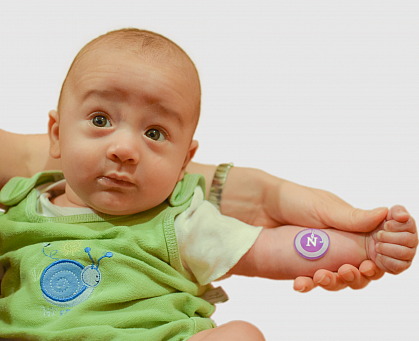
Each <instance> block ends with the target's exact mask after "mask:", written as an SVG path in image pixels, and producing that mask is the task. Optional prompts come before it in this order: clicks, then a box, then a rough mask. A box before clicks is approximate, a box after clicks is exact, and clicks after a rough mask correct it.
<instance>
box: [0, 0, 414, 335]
mask: <svg viewBox="0 0 419 341" xmlns="http://www.w3.org/2000/svg"><path fill="white" fill-rule="evenodd" d="M416 3H417V2H416V1H403V0H395V1H368V0H363V1H324V0H323V1H310V0H305V1H295V0H294V1H291V0H288V1H268V0H262V1H261V0H259V1H243V0H242V1H211V2H204V1H156V0H153V1H139V0H133V1H124V0H118V1H86V0H83V1H79V0H76V1H75V0H73V1H52V0H51V1H41V0H38V1H33V2H32V1H31V2H29V1H13V2H11V1H8V2H6V1H2V2H1V5H0V43H1V47H0V51H1V53H0V79H1V81H0V89H1V91H0V108H1V109H0V117H1V122H0V127H2V128H3V129H6V130H10V131H14V132H22V133H44V132H46V127H47V113H48V111H49V110H50V109H54V108H55V107H56V103H57V100H58V94H59V90H60V87H61V83H62V81H63V79H64V76H65V74H66V73H67V69H68V67H69V66H70V63H71V61H72V59H73V58H74V56H75V55H76V53H77V52H78V50H79V49H80V48H81V47H82V46H83V45H84V44H85V43H87V42H88V41H90V40H91V39H93V38H95V37H96V36H98V35H100V34H103V33H105V32H107V31H109V30H113V29H118V28H122V27H138V28H145V29H149V30H153V31H156V32H158V33H161V34H163V35H166V36H167V37H169V38H170V39H172V40H174V41H175V42H176V43H178V44H179V45H180V46H181V47H183V48H184V49H185V50H186V52H187V53H189V55H190V56H191V57H192V59H193V60H194V61H195V63H196V65H197V67H198V70H199V71H200V75H201V81H202V88H203V100H202V103H203V104H202V116H201V121H200V124H199V128H198V130H197V133H196V138H197V139H198V140H199V142H200V150H199V152H198V154H197V155H196V159H195V160H196V161H199V162H203V163H214V164H215V163H221V162H230V161H234V162H235V164H236V165H237V166H250V167H258V168H262V169H264V170H266V171H268V172H270V173H272V174H275V175H277V176H279V177H282V178H285V179H288V180H292V181H294V182H297V183H301V184H304V185H307V186H311V187H318V188H323V189H327V190H329V191H331V192H333V193H335V194H337V195H339V196H341V197H342V198H344V199H345V200H346V201H348V202H350V203H351V204H352V205H354V206H356V207H361V208H373V207H378V206H391V205H394V204H397V203H400V204H403V205H405V206H406V207H407V208H408V210H409V211H410V212H411V213H412V215H413V216H414V217H416V218H418V217H419V208H418V201H419V200H418V196H419V172H418V166H419V161H418V159H419V158H418V148H419V137H418V133H419V131H418V130H419V129H418V128H419V118H418V114H419V112H418V109H419V100H418V94H419V92H418V91H419V67H418V61H419V6H418V5H417V4H416ZM249 181H251V179H249ZM418 270H419V261H416V263H415V264H413V266H412V267H411V268H410V269H409V270H408V271H406V272H405V273H403V274H402V275H400V276H391V275H385V276H384V278H383V279H382V280H380V281H378V282H375V283H372V284H370V285H369V286H368V287H367V288H366V289H364V290H361V291H352V290H350V289H346V290H344V291H342V292H338V293H330V292H327V291H324V290H322V289H316V290H315V291H313V292H311V293H309V294H299V293H296V292H293V290H292V282H291V281H283V282H276V281H269V280H263V279H247V278H233V279H229V280H227V281H224V282H223V283H222V285H223V287H224V288H225V289H226V290H227V291H228V294H229V295H230V301H229V302H228V303H225V304H223V305H219V306H218V308H217V312H216V313H215V314H214V319H215V320H216V322H217V323H224V322H227V321H230V320H235V319H243V320H247V321H250V322H252V323H254V324H256V325H257V326H258V327H259V328H260V329H261V330H262V331H263V332H264V334H265V335H266V338H267V340H269V341H271V340H273V341H274V340H303V339H310V340H313V341H314V340H354V339H356V340H369V339H374V340H396V339H398V340H413V339H417V328H418V327H417V325H418V322H419V314H418V313H419V302H418V301H419V294H418V293H417V290H418V284H419V271H418Z"/></svg>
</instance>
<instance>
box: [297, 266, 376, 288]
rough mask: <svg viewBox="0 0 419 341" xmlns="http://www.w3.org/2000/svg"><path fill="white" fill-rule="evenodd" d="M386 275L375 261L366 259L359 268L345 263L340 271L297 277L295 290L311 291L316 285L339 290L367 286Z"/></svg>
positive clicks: (324, 271)
mask: <svg viewBox="0 0 419 341" xmlns="http://www.w3.org/2000/svg"><path fill="white" fill-rule="evenodd" d="M383 275H384V271H383V270H381V269H379V268H378V267H377V266H376V265H375V264H374V262H372V261H370V260H366V261H364V262H362V263H361V265H360V266H359V269H357V268H356V267H354V266H352V265H349V264H345V265H342V266H341V267H340V268H339V270H338V272H331V271H327V270H318V271H316V273H315V274H314V276H313V278H311V277H297V278H296V279H295V280H294V290H296V291H299V292H309V291H311V290H312V289H314V288H315V287H316V286H318V285H319V286H320V287H322V288H323V289H326V290H328V291H338V290H341V289H344V288H346V287H350V288H352V289H355V290H356V289H362V288H365V287H366V286H367V285H368V284H369V283H370V282H371V281H372V280H377V279H379V278H381V277H382V276H383Z"/></svg>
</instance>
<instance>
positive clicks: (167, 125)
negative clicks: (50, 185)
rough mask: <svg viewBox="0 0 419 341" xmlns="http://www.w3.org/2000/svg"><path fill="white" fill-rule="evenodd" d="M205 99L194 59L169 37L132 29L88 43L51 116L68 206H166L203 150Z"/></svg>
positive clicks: (118, 209)
mask: <svg viewBox="0 0 419 341" xmlns="http://www.w3.org/2000/svg"><path fill="white" fill-rule="evenodd" d="M200 97H201V90H200V84H199V77H198V73H197V71H196V68H195V66H194V64H193V62H192V61H191V60H190V58H189V57H188V56H187V54H186V53H185V52H184V51H183V50H182V49H181V48H180V47H178V46H177V45H176V44H174V43H173V42H171V41H170V40H168V39H167V38H164V37H162V36H160V35H158V34H156V33H152V32H148V31H141V30H136V29H126V30H119V31H113V32H110V33H108V34H106V35H103V36H100V37H99V38H97V39H95V40H93V41H91V42H90V43H89V44H87V45H86V46H85V47H84V48H83V49H82V50H81V51H80V52H79V54H78V55H77V56H76V58H75V60H74V61H73V64H72V65H71V67H70V70H69V72H68V74H67V77H66V79H65V81H64V84H63V87H62V90H61V95H60V100H59V105H58V110H57V111H52V112H51V113H50V122H49V134H50V154H51V156H53V157H54V158H60V159H61V164H62V169H63V172H64V176H65V178H66V180H67V186H66V194H65V197H66V200H67V205H69V206H81V207H84V206H88V207H91V208H93V209H95V210H97V211H99V212H103V213H108V214H114V215H122V214H132V213H137V212H141V211H145V210H147V209H150V208H152V207H155V206H157V205H159V204H160V203H162V202H163V201H164V200H165V199H166V198H167V197H168V196H169V195H170V193H171V192H172V190H173V188H174V186H175V185H176V183H177V182H178V181H179V180H181V179H182V178H183V175H184V172H185V168H186V165H187V164H188V162H189V161H190V159H191V158H192V156H193V155H194V153H195V151H196V149H197V147H198V143H197V142H196V141H193V140H192V138H193V134H194V131H195V128H196V124H197V122H198V118H199V111H200ZM64 202H65V201H64Z"/></svg>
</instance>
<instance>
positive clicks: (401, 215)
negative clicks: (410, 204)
mask: <svg viewBox="0 0 419 341" xmlns="http://www.w3.org/2000/svg"><path fill="white" fill-rule="evenodd" d="M409 217H410V214H409V212H407V210H406V208H405V207H404V206H402V205H394V206H393V207H392V208H390V209H389V210H388V213H387V219H386V220H393V219H394V220H396V221H398V222H400V223H403V222H406V221H407V220H408V219H409Z"/></svg>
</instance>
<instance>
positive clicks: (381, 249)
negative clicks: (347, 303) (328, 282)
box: [229, 206, 418, 279]
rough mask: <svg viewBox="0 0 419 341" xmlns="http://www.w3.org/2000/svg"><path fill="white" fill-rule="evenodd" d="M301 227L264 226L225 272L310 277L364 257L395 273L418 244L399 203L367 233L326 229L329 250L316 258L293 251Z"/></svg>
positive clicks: (409, 260)
mask: <svg viewBox="0 0 419 341" xmlns="http://www.w3.org/2000/svg"><path fill="white" fill-rule="evenodd" d="M301 230H305V228H303V227H299V226H291V225H285V226H282V227H279V228H271V229H264V230H263V231H262V232H261V234H260V235H259V237H258V239H257V240H256V242H255V243H254V245H253V246H252V247H251V248H250V250H249V251H248V252H247V253H246V254H245V255H244V256H243V257H242V258H241V259H240V260H239V262H238V263H237V264H236V265H235V266H234V267H233V268H232V269H231V270H230V271H229V274H235V275H242V276H252V277H253V276H258V277H264V278H271V279H294V278H296V277H297V276H299V275H301V274H303V275H306V276H314V274H315V271H316V270H317V269H319V268H322V269H328V270H330V271H336V270H338V269H339V267H341V266H342V264H344V263H349V264H352V265H353V266H356V267H358V266H359V265H360V264H361V262H363V261H364V260H366V259H371V260H373V261H374V262H375V263H376V264H377V266H378V267H379V268H380V269H381V270H384V271H386V272H389V273H392V274H399V273H401V272H403V271H405V270H406V269H408V268H409V267H410V265H411V263H412V260H413V258H414V256H415V253H416V248H417V245H418V234H417V231H416V225H415V222H414V220H413V219H412V218H411V217H410V216H409V214H408V212H407V211H406V209H405V208H404V207H402V206H395V207H393V208H392V209H391V210H390V212H389V215H388V220H387V221H385V222H383V223H381V224H380V225H379V226H378V227H377V228H376V229H375V230H373V231H371V232H368V233H353V232H345V231H340V230H336V229H327V230H326V233H327V234H328V235H329V238H330V244H329V249H328V251H327V252H326V254H325V255H324V256H323V257H322V258H319V259H316V260H307V259H305V258H303V257H300V256H298V255H297V253H296V252H295V250H294V246H293V240H294V237H295V236H296V235H297V233H298V232H300V231H301Z"/></svg>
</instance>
